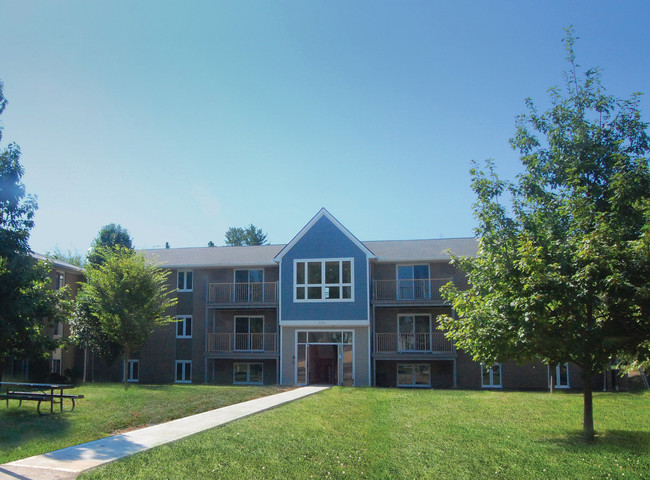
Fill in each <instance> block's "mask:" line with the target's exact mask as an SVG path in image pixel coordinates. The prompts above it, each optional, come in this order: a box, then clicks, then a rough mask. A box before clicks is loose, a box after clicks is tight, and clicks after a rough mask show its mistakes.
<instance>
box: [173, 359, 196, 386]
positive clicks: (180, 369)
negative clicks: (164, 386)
mask: <svg viewBox="0 0 650 480" xmlns="http://www.w3.org/2000/svg"><path fill="white" fill-rule="evenodd" d="M175 381H176V383H192V361H191V360H176V379H175Z"/></svg>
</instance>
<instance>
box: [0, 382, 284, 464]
mask: <svg viewBox="0 0 650 480" xmlns="http://www.w3.org/2000/svg"><path fill="white" fill-rule="evenodd" d="M282 390H284V389H282V388H278V387H214V386H199V385H156V386H147V385H131V386H130V387H129V389H128V390H126V391H125V390H124V386H123V385H122V384H88V385H84V386H81V387H78V388H76V389H74V390H73V391H72V392H71V393H80V394H83V395H85V398H84V399H82V400H79V401H77V408H75V410H74V411H73V412H69V411H66V412H63V413H56V414H54V415H45V416H42V417H39V416H38V414H37V413H36V402H25V403H23V405H22V406H21V407H20V408H18V407H17V405H18V402H16V401H10V403H9V408H6V407H5V404H4V403H5V402H4V401H3V402H2V403H1V404H0V425H2V427H1V428H0V463H5V462H10V461H12V460H16V459H19V458H25V457H29V456H32V455H37V454H39V453H44V452H49V451H52V450H56V449H59V448H63V447H68V446H70V445H77V444H79V443H84V442H87V441H90V440H96V439H98V438H102V437H105V436H108V435H111V434H113V433H115V432H117V431H122V430H129V429H133V428H136V427H141V426H145V425H148V424H156V423H161V422H165V421H168V420H172V419H175V418H179V417H185V416H187V415H192V414H194V413H199V412H204V411H206V410H211V409H213V408H219V407H223V406H226V405H231V404H233V403H238V402H242V401H245V400H250V399H251V398H256V397H262V396H264V395H269V394H273V393H278V392H279V391H282ZM69 406H70V404H69V403H68V402H66V404H65V407H68V408H69ZM44 410H45V409H44Z"/></svg>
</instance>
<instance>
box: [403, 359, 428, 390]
mask: <svg viewBox="0 0 650 480" xmlns="http://www.w3.org/2000/svg"><path fill="white" fill-rule="evenodd" d="M397 386H398V387H430V386H431V365H429V364H428V363H398V364H397Z"/></svg>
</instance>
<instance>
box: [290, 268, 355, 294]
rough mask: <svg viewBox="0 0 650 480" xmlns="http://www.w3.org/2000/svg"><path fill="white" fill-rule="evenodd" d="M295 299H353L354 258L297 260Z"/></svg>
mask: <svg viewBox="0 0 650 480" xmlns="http://www.w3.org/2000/svg"><path fill="white" fill-rule="evenodd" d="M294 272H295V273H294V275H295V277H294V284H295V291H294V300H296V301H301V302H305V301H322V300H329V301H339V302H340V301H351V300H353V299H354V298H353V294H352V276H353V275H352V259H342V260H309V261H307V260H296V261H295V262H294Z"/></svg>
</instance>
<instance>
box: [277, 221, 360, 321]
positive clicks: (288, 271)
mask: <svg viewBox="0 0 650 480" xmlns="http://www.w3.org/2000/svg"><path fill="white" fill-rule="evenodd" d="M350 257H352V258H354V279H353V282H354V301H353V302H334V301H322V302H294V301H293V288H294V285H293V278H294V274H293V261H294V260H296V259H309V258H350ZM281 275H282V278H281V279H280V285H281V287H280V294H281V298H282V304H281V305H282V309H281V318H282V321H283V322H285V321H305V320H307V321H322V320H364V321H367V320H368V317H369V314H368V309H369V308H370V306H369V305H370V302H369V299H368V258H367V257H366V255H365V253H364V252H363V251H362V250H361V249H360V248H359V247H358V246H357V245H355V243H354V242H352V241H351V240H350V239H349V238H348V237H347V236H346V235H345V234H344V233H343V232H341V230H339V229H338V227H337V226H336V225H334V224H333V223H332V222H331V221H330V220H329V219H328V218H326V217H321V218H320V219H319V220H318V221H317V222H316V223H315V224H314V225H313V226H312V227H311V228H310V229H309V230H308V231H307V232H306V233H305V234H304V235H303V237H302V238H301V239H300V240H299V241H298V242H297V243H296V244H295V245H294V246H293V247H292V248H291V250H289V251H288V252H286V253H285V255H284V257H282V268H281Z"/></svg>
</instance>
